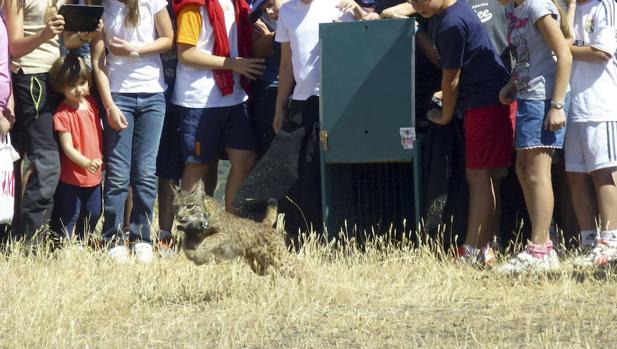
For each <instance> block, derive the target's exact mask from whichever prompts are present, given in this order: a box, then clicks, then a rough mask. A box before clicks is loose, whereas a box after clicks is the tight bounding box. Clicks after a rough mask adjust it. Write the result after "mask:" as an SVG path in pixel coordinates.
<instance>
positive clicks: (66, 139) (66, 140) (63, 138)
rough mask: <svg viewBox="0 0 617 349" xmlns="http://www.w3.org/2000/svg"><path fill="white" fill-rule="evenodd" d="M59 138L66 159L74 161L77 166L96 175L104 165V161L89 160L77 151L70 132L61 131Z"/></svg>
mask: <svg viewBox="0 0 617 349" xmlns="http://www.w3.org/2000/svg"><path fill="white" fill-rule="evenodd" d="M58 136H59V137H58V138H59V140H60V146H61V147H62V151H63V152H64V154H65V155H66V157H68V158H69V159H70V160H71V161H73V162H74V163H75V164H76V165H77V166H79V167H81V168H83V169H86V170H88V171H89V172H91V173H95V172H96V171H98V169H99V168H101V165H103V161H102V160H101V159H88V158H87V157H85V156H84V155H83V154H82V153H80V152H79V151H77V149H75V147H73V137H72V136H71V133H70V132H64V131H60V132H58Z"/></svg>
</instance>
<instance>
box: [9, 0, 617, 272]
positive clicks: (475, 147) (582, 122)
mask: <svg viewBox="0 0 617 349" xmlns="http://www.w3.org/2000/svg"><path fill="white" fill-rule="evenodd" d="M76 2H77V1H74V0H4V1H2V2H1V4H0V5H1V8H2V19H3V21H2V23H1V25H0V80H1V81H0V108H1V109H2V115H1V116H0V133H1V134H2V135H3V136H4V135H7V134H9V132H10V136H11V141H12V144H13V146H14V148H15V149H16V150H17V151H18V153H19V154H21V155H22V157H23V158H26V159H27V162H23V163H22V162H21V161H17V162H15V192H14V194H15V195H14V196H15V212H14V218H13V220H12V227H11V230H10V231H11V235H12V237H13V238H16V239H22V240H23V241H25V242H26V243H28V244H31V245H34V246H36V245H38V244H40V243H42V242H44V240H45V239H46V238H47V237H46V236H45V235H44V234H38V233H39V232H40V230H41V227H42V226H45V225H47V224H49V227H50V228H51V231H52V232H53V235H54V236H56V237H63V238H66V239H73V240H78V241H84V240H85V239H87V237H88V236H89V235H90V234H92V233H93V232H94V229H95V226H96V224H97V222H98V220H99V217H101V216H103V219H104V223H103V229H102V240H103V241H104V243H105V246H106V247H107V248H108V251H109V255H110V256H111V257H112V258H113V259H114V260H116V261H118V262H125V261H127V260H129V258H130V255H131V254H133V255H134V256H135V258H137V259H138V260H139V261H141V262H146V263H147V262H150V261H152V260H153V258H154V252H153V242H154V241H156V242H158V250H159V251H160V252H161V254H162V255H168V254H170V253H173V243H174V237H173V236H172V234H171V230H172V225H173V210H172V205H171V202H172V200H173V196H174V189H173V186H174V185H179V186H180V189H181V190H185V191H193V190H195V189H196V188H197V187H198V185H200V183H203V186H204V189H205V191H206V194H208V195H212V194H213V192H214V189H215V188H216V184H217V173H218V162H219V160H220V159H228V160H229V162H230V164H231V168H230V172H229V176H228V178H227V181H226V187H225V208H226V210H228V211H230V212H234V211H235V210H236V207H235V206H234V198H235V197H236V194H237V193H238V191H239V190H240V188H241V186H242V184H243V183H244V182H245V180H246V179H247V178H248V177H249V176H250V175H251V172H252V170H253V169H254V168H255V166H256V164H257V162H258V161H259V159H260V158H267V157H268V156H272V154H270V155H269V153H273V154H276V153H280V152H281V151H286V150H285V149H276V147H277V146H278V145H277V140H278V139H279V138H283V137H284V135H290V134H301V136H300V137H301V142H300V146H298V147H297V149H293V150H287V151H295V152H297V153H298V154H295V156H296V157H297V159H298V160H297V168H296V169H294V171H295V177H294V182H293V183H291V185H290V188H288V189H289V190H288V193H287V194H288V197H289V198H290V201H292V202H293V203H294V205H295V206H296V210H297V208H298V207H300V208H301V209H302V217H301V220H302V222H300V218H297V219H294V213H293V212H291V211H290V212H286V213H288V214H289V216H288V218H289V219H288V221H287V223H286V224H287V226H286V229H287V230H291V231H293V230H297V229H299V228H306V227H307V223H308V227H309V228H311V227H312V228H313V229H316V230H320V228H321V227H322V226H323V222H322V217H321V197H320V194H319V193H320V189H319V186H320V184H319V177H320V176H319V150H318V132H319V119H320V118H319V95H320V90H319V64H320V63H319V55H320V52H319V24H320V23H327V22H333V21H354V20H367V21H368V20H380V19H389V18H409V17H414V18H415V20H416V22H417V28H418V30H417V35H416V46H417V48H418V50H416V91H415V93H416V101H417V102H416V103H417V105H416V111H417V115H418V119H419V122H418V127H419V128H420V129H419V132H423V129H426V128H427V127H440V126H439V125H448V124H451V123H456V122H460V123H461V124H462V129H463V134H464V154H465V157H464V162H465V171H466V182H467V186H468V190H469V199H468V212H467V217H466V234H465V239H464V242H463V243H462V244H461V246H460V247H458V248H457V249H456V253H455V255H456V260H458V261H459V262H462V263H469V264H472V265H480V266H493V265H494V264H495V263H496V262H495V253H494V251H493V247H494V246H493V245H492V241H493V237H494V234H495V233H496V230H498V229H497V228H496V225H497V222H498V221H499V213H500V209H499V208H500V206H501V205H500V201H503V200H502V199H500V195H499V192H500V185H501V182H502V179H503V178H504V176H506V175H507V169H508V168H509V167H511V164H512V163H513V162H514V163H515V165H514V168H515V172H516V177H517V178H518V181H519V183H520V187H521V189H522V193H523V197H524V200H525V206H526V210H527V213H528V215H529V218H530V221H531V237H530V241H529V242H528V245H527V247H526V248H525V249H524V250H523V251H522V252H520V253H519V254H517V255H515V256H514V257H512V258H511V259H509V260H507V261H506V262H505V263H504V264H502V265H499V266H498V267H499V268H500V269H501V270H504V271H508V272H511V271H527V270H543V271H546V270H553V269H555V268H557V267H558V266H559V258H558V256H557V254H556V252H555V248H554V244H553V241H552V240H551V237H550V234H549V231H550V228H551V222H552V220H553V211H554V204H555V199H554V193H553V184H552V176H551V165H552V163H553V161H554V158H555V154H556V153H560V152H561V149H562V148H564V150H563V153H564V154H565V170H566V172H567V178H568V183H569V186H570V189H571V192H572V193H573V196H575V197H574V199H573V200H572V202H573V205H574V212H575V215H576V219H577V221H578V228H579V231H580V239H579V242H580V246H581V247H582V248H583V249H582V250H581V251H582V252H581V258H580V259H579V262H580V263H582V264H586V265H595V266H605V265H607V264H608V263H610V262H611V261H613V260H616V259H617V209H616V208H617V187H616V182H615V178H614V170H615V166H617V145H616V143H615V142H616V139H615V137H617V134H616V133H617V126H616V125H617V123H616V122H617V114H615V110H617V108H616V107H617V105H613V104H615V103H617V100H616V99H615V98H611V97H612V96H613V95H614V94H615V92H617V60H616V59H615V57H614V54H615V52H616V51H617V24H616V23H615V22H616V19H617V15H616V14H615V5H616V4H615V2H614V1H613V0H570V1H569V2H568V3H567V4H562V3H559V2H556V1H554V0H500V2H501V3H499V2H497V0H410V2H407V1H400V0H375V1H372V0H365V1H353V0H255V1H253V2H251V3H248V2H246V1H245V0H172V1H166V0H150V1H142V0H99V1H96V0H92V1H85V2H86V5H102V6H103V8H104V10H103V15H102V19H101V21H100V23H99V27H98V28H97V30H96V31H92V32H68V31H65V30H64V25H65V20H66V19H65V18H63V17H62V16H61V15H60V14H59V13H58V9H59V8H60V7H61V6H62V5H63V4H69V3H76ZM359 59H361V58H359ZM435 101H439V105H440V108H433V106H435V105H436V104H435V103H434V102H435ZM423 120H424V121H426V122H425V123H423V122H422V121H423ZM429 122H430V123H429ZM298 132H300V133H298ZM437 141H439V140H437ZM443 141H447V140H445V139H444V140H443ZM279 143H281V144H284V142H282V141H281V142H279ZM157 196H158V205H159V211H158V219H159V221H158V226H159V231H158V232H152V231H151V230H152V219H153V217H154V205H155V201H156V199H157ZM558 196H559V195H558ZM296 215H297V214H296Z"/></svg>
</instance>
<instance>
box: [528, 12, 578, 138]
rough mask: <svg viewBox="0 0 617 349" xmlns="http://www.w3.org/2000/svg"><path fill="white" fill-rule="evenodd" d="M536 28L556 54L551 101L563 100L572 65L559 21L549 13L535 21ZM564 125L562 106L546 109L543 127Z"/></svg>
mask: <svg viewBox="0 0 617 349" xmlns="http://www.w3.org/2000/svg"><path fill="white" fill-rule="evenodd" d="M536 25H537V26H538V30H539V31H540V32H541V33H542V36H543V37H544V41H545V42H546V43H547V44H548V46H549V47H550V49H551V50H552V51H553V52H554V53H555V56H557V71H556V72H555V86H554V88H553V93H552V96H551V98H552V100H553V102H560V103H563V102H564V101H565V96H566V89H567V88H568V82H569V80H570V69H571V67H572V54H571V53H570V48H569V47H568V44H567V43H566V39H565V38H564V36H563V34H562V32H561V29H560V28H559V23H558V22H557V21H556V20H555V19H554V18H553V17H552V16H550V15H546V16H544V17H541V18H540V19H538V20H537V21H536ZM565 125H566V116H565V113H564V110H563V108H561V109H556V108H555V107H554V106H553V107H551V109H550V110H549V111H548V113H547V116H546V118H545V122H544V127H545V128H546V129H547V130H550V131H556V130H558V129H560V128H562V127H565Z"/></svg>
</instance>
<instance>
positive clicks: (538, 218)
mask: <svg viewBox="0 0 617 349" xmlns="http://www.w3.org/2000/svg"><path fill="white" fill-rule="evenodd" d="M517 152H518V156H517V161H516V173H517V175H518V179H519V181H520V182H521V187H522V188H523V195H524V196H525V204H526V206H527V212H528V213H529V218H530V219H531V243H532V244H534V245H544V244H545V243H546V242H547V241H548V240H549V227H550V225H551V219H552V217H553V209H554V205H555V202H554V196H553V186H552V182H551V161H552V159H551V156H552V154H553V150H552V149H547V148H537V149H525V150H518V151H517Z"/></svg>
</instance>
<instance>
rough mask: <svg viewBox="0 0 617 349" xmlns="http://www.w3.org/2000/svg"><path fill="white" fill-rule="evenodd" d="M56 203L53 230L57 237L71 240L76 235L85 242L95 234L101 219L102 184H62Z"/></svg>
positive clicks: (52, 220) (60, 184) (59, 185)
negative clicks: (90, 235)
mask: <svg viewBox="0 0 617 349" xmlns="http://www.w3.org/2000/svg"><path fill="white" fill-rule="evenodd" d="M54 202H55V204H54V210H53V214H52V217H51V228H52V230H53V231H54V233H55V234H56V235H57V236H62V237H65V238H67V239H69V240H70V239H71V238H72V237H73V233H75V235H77V237H78V239H79V240H84V238H85V237H86V236H87V234H91V233H93V232H94V229H95V228H96V223H97V222H98V221H99V218H100V217H101V185H100V184H99V185H96V186H94V187H78V186H75V185H71V184H67V183H63V182H60V183H58V189H56V194H55V196H54ZM86 232H87V234H86Z"/></svg>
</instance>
